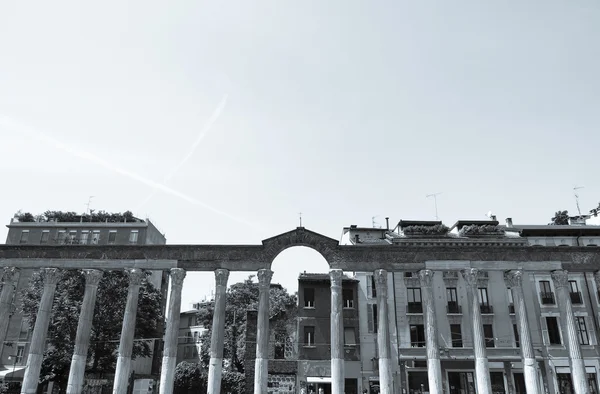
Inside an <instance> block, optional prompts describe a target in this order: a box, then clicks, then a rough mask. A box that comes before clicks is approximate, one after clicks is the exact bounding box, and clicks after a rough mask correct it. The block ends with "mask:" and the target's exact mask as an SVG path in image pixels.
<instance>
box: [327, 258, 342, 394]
mask: <svg viewBox="0 0 600 394" xmlns="http://www.w3.org/2000/svg"><path fill="white" fill-rule="evenodd" d="M329 276H330V278H331V322H330V323H331V394H344V309H343V306H344V305H343V304H344V303H343V300H342V276H343V272H342V270H340V269H333V270H331V271H329Z"/></svg>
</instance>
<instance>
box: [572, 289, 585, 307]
mask: <svg viewBox="0 0 600 394" xmlns="http://www.w3.org/2000/svg"><path fill="white" fill-rule="evenodd" d="M569 295H570V296H571V303H572V304H583V298H582V297H581V292H580V291H578V292H570V293H569Z"/></svg>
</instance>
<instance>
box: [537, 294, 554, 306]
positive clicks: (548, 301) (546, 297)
mask: <svg viewBox="0 0 600 394" xmlns="http://www.w3.org/2000/svg"><path fill="white" fill-rule="evenodd" d="M540 299H541V300H542V305H554V304H555V303H556V302H555V301H554V293H552V292H548V293H545V292H541V293H540Z"/></svg>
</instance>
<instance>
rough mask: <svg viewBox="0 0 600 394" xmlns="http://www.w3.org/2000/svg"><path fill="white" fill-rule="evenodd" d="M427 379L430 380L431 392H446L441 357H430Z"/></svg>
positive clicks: (437, 393)
mask: <svg viewBox="0 0 600 394" xmlns="http://www.w3.org/2000/svg"><path fill="white" fill-rule="evenodd" d="M427 379H428V382H429V393H430V394H442V393H443V392H444V389H443V384H442V364H441V363H440V359H439V358H430V359H428V360H427Z"/></svg>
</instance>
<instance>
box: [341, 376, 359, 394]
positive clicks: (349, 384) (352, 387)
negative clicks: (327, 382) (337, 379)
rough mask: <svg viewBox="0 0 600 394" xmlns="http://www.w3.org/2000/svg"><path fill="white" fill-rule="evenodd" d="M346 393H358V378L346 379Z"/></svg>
mask: <svg viewBox="0 0 600 394" xmlns="http://www.w3.org/2000/svg"><path fill="white" fill-rule="evenodd" d="M344 394H358V381H357V380H356V379H345V380H344Z"/></svg>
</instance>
